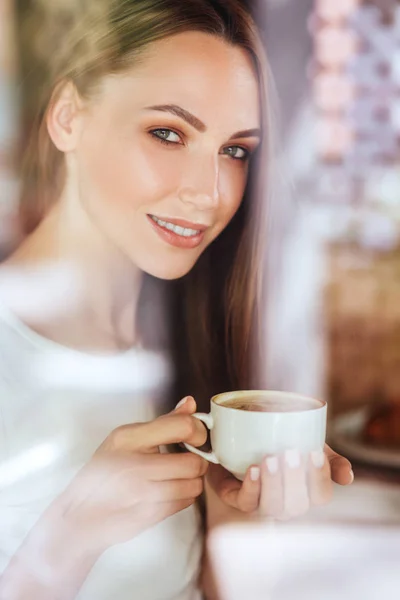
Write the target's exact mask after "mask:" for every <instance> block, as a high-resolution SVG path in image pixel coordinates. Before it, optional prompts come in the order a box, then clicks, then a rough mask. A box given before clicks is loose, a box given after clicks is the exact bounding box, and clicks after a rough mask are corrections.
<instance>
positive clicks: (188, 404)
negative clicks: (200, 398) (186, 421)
mask: <svg viewBox="0 0 400 600" xmlns="http://www.w3.org/2000/svg"><path fill="white" fill-rule="evenodd" d="M196 410H197V404H196V401H195V399H194V398H193V396H186V397H185V398H182V400H181V401H180V402H178V404H177V405H176V407H175V408H174V410H173V411H172V413H178V414H180V415H192V414H193V413H195V412H196Z"/></svg>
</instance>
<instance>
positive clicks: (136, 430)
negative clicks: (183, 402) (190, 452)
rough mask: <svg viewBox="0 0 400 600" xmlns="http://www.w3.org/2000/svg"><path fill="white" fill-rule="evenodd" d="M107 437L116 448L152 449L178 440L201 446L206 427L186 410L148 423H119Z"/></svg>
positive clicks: (139, 450) (203, 441)
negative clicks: (186, 412) (183, 412)
mask: <svg viewBox="0 0 400 600" xmlns="http://www.w3.org/2000/svg"><path fill="white" fill-rule="evenodd" d="M110 437H111V443H112V445H113V447H114V448H115V449H117V450H124V451H128V452H152V451H154V449H158V447H159V446H163V445H168V444H179V443H181V442H186V443H188V444H192V445H193V446H202V445H203V444H204V443H205V442H206V440H207V430H206V427H205V426H204V425H203V423H201V421H199V420H198V419H196V418H194V417H192V416H190V415H188V414H179V413H169V414H168V415H164V416H163V417H159V418H158V419H155V420H154V421H150V422H148V423H137V424H135V425H122V426H121V427H118V428H117V429H115V430H114V431H113V432H112V433H111V436H110Z"/></svg>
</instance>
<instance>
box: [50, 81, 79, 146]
mask: <svg viewBox="0 0 400 600" xmlns="http://www.w3.org/2000/svg"><path fill="white" fill-rule="evenodd" d="M81 109H82V100H81V98H80V97H79V94H78V91H77V89H76V87H75V86H74V84H73V83H72V82H71V81H68V82H62V83H60V84H59V86H58V87H56V89H55V90H54V92H53V95H52V98H51V100H50V104H49V107H48V109H47V115H46V124H47V130H48V132H49V136H50V138H51V140H52V141H53V144H54V145H55V147H56V148H57V149H58V150H60V151H61V152H71V151H72V150H74V149H75V147H76V144H77V141H78V139H79V134H80V131H81V122H82V121H81V115H82V111H81Z"/></svg>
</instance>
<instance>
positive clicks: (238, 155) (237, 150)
mask: <svg viewBox="0 0 400 600" xmlns="http://www.w3.org/2000/svg"><path fill="white" fill-rule="evenodd" d="M225 153H226V154H228V156H231V157H232V158H235V159H236V160H247V159H248V158H249V157H250V152H249V151H248V150H246V149H245V148H242V147H241V146H229V147H228V148H225Z"/></svg>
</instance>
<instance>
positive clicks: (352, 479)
mask: <svg viewBox="0 0 400 600" xmlns="http://www.w3.org/2000/svg"><path fill="white" fill-rule="evenodd" d="M350 477H351V479H350V483H353V481H354V471H353V469H352V470H351V471H350Z"/></svg>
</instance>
